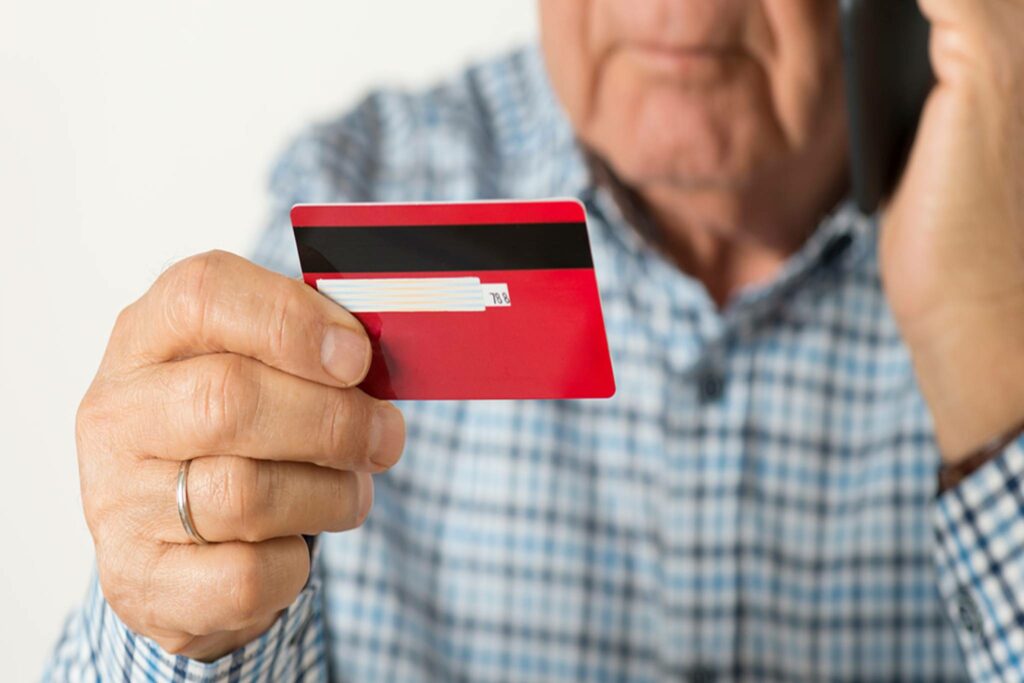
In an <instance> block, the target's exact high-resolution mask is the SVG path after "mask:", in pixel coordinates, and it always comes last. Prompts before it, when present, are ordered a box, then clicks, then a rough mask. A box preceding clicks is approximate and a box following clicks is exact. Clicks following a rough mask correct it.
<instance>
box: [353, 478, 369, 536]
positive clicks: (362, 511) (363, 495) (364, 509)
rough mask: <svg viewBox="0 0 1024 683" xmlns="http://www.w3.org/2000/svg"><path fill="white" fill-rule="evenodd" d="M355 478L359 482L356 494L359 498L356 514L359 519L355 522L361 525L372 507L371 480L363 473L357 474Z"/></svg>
mask: <svg viewBox="0 0 1024 683" xmlns="http://www.w3.org/2000/svg"><path fill="white" fill-rule="evenodd" d="M356 477H357V480H358V482H359V490H358V493H357V494H356V495H357V496H359V498H358V503H359V511H358V513H357V514H358V515H359V519H358V520H357V521H358V522H359V524H360V525H362V523H363V522H364V521H366V518H367V516H369V514H370V508H372V507H373V478H372V477H371V476H370V475H369V474H366V473H365V472H359V473H358V474H357V475H356Z"/></svg>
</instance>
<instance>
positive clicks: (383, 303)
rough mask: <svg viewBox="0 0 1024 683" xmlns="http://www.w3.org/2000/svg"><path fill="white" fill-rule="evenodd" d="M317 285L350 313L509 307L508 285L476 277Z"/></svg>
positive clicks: (331, 281)
mask: <svg viewBox="0 0 1024 683" xmlns="http://www.w3.org/2000/svg"><path fill="white" fill-rule="evenodd" d="M316 288H317V289H318V290H319V291H320V292H321V293H322V294H324V295H325V296H326V297H327V298H329V299H331V300H332V301H334V302H335V303H337V304H339V305H341V306H344V307H345V308H346V309H348V310H349V311H351V312H353V313H384V312H417V311H483V310H484V309H486V308H489V307H493V306H510V305H511V304H512V301H511V299H510V298H509V295H508V285H506V284H504V283H496V282H488V283H485V284H481V283H480V278H476V277H424V278H354V279H320V280H317V281H316Z"/></svg>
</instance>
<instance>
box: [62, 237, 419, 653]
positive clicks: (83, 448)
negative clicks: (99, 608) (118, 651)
mask: <svg viewBox="0 0 1024 683" xmlns="http://www.w3.org/2000/svg"><path fill="white" fill-rule="evenodd" d="M369 362H370V344H369V341H368V340H367V338H366V336H365V334H364V332H363V329H362V327H361V326H360V325H359V323H358V322H357V321H356V320H355V319H354V318H353V317H352V316H351V315H349V314H348V313H347V312H346V311H344V310H343V309H341V308H340V307H339V306H337V305H335V304H333V303H331V302H330V301H328V300H327V299H325V298H323V297H321V296H320V295H319V294H317V293H316V292H315V291H313V290H312V289H310V288H309V287H307V286H306V285H304V284H302V283H299V282H296V281H292V280H288V279H287V278H284V277H281V276H279V275H275V274H273V273H270V272H269V271H266V270H264V269H262V268H259V267H257V266H255V265H253V264H251V263H249V262H247V261H245V260H243V259H241V258H239V257H237V256H233V255H230V254H225V253H222V252H213V253H209V254H204V255H201V256H196V257H193V258H190V259H187V260H186V261H183V262H181V263H179V264H177V265H176V266H174V267H172V268H170V269H169V270H168V271H167V272H166V273H165V274H164V275H163V276H162V277H160V279H159V280H157V282H156V283H155V284H154V285H153V287H152V288H151V289H150V290H149V292H147V293H146V295H145V296H143V297H142V298H141V299H140V300H139V301H137V302H135V303H133V304H132V305H130V306H129V307H128V308H126V309H125V310H124V311H123V312H122V314H121V315H120V317H119V318H118V321H117V325H116V327H115V328H114V331H113V334H112V335H111V338H110V343H109V346H108V347H107V351H106V354H105V356H104V359H103V362H102V364H101V366H100V370H99V372H98V374H97V377H96V379H95V381H94V382H93V384H92V386H91V387H90V388H89V391H88V393H87V394H86V396H85V398H84V400H83V401H82V405H81V407H80V408H79V412H78V424H77V440H78V459H79V469H80V474H81V485H82V499H83V503H84V507H85V513H86V519H87V522H88V524H89V529H90V531H91V532H92V536H93V540H94V543H95V546H96V557H97V562H98V566H99V577H100V582H101V585H102V587H103V593H104V595H105V597H106V598H107V601H108V602H109V603H110V605H111V606H112V607H113V609H114V611H115V612H117V614H118V616H119V617H120V618H121V619H122V620H123V621H124V622H125V623H126V624H127V625H128V626H129V627H130V628H132V629H133V630H134V631H136V632H138V633H140V634H143V635H146V636H149V637H151V638H153V639H154V640H155V641H156V642H157V643H159V644H160V645H161V646H162V647H163V648H164V649H165V650H167V651H168V652H171V653H180V654H183V655H186V656H188V657H192V658H196V659H205V660H212V659H215V658H217V657H219V656H221V655H223V654H225V653H227V652H230V651H232V650H234V649H236V648H237V647H240V646H241V645H244V644H245V643H247V642H249V641H250V640H253V639H254V638H256V637H257V636H259V635H260V634H261V633H262V632H263V631H265V630H266V629H267V628H268V627H269V626H270V625H271V624H273V622H274V621H275V619H276V618H277V615H278V614H279V613H280V612H281V611H282V610H283V609H284V608H285V607H287V606H288V605H289V604H291V602H292V601H293V600H294V599H295V598H296V596H297V595H298V593H299V592H300V591H301V590H302V588H303V586H304V585H305V583H306V580H307V578H308V575H309V559H310V558H309V552H308V549H307V547H306V543H305V542H304V541H303V539H302V536H301V534H316V533H319V532H321V531H340V530H344V529H351V528H353V527H356V526H359V524H361V523H362V521H363V520H364V519H365V517H366V515H367V513H368V511H369V509H370V505H371V503H372V499H373V483H372V481H371V479H370V473H372V472H380V471H382V470H384V469H387V468H388V467H390V466H391V465H393V464H394V463H395V462H396V461H397V460H398V458H399V455H400V454H401V450H402V446H403V444H404V440H405V427H404V422H403V419H402V416H401V413H400V412H399V411H398V409H397V408H395V407H394V406H392V405H391V404H389V403H386V402H384V401H377V400H374V399H372V398H370V397H369V396H367V395H366V394H364V393H363V392H361V391H359V390H358V389H354V388H348V387H352V386H353V385H355V384H358V383H359V382H360V381H361V380H362V378H363V376H364V375H365V374H366V371H367V367H368V365H369ZM184 459H194V461H193V463H192V465H191V469H190V472H189V480H188V489H189V498H190V507H191V510H192V517H193V519H194V522H195V525H196V528H197V530H198V532H199V533H200V534H201V535H202V536H203V537H205V538H206V539H207V540H208V541H210V542H211V544H210V545H205V546H199V545H194V544H192V543H190V542H189V540H188V537H187V536H186V534H185V531H184V529H183V527H182V524H181V522H180V520H179V519H178V514H177V507H176V504H175V485H176V478H177V472H178V467H179V464H180V462H181V461H182V460H184Z"/></svg>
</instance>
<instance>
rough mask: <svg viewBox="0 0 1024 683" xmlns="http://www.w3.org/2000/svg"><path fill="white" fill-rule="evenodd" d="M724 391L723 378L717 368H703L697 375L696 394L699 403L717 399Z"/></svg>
mask: <svg viewBox="0 0 1024 683" xmlns="http://www.w3.org/2000/svg"><path fill="white" fill-rule="evenodd" d="M723 393H725V378H724V377H723V376H722V371H721V370H719V369H717V368H704V369H703V370H701V371H700V374H699V375H697V396H698V397H699V398H700V402H701V403H711V402H712V401H717V400H718V399H720V398H721V397H722V394H723Z"/></svg>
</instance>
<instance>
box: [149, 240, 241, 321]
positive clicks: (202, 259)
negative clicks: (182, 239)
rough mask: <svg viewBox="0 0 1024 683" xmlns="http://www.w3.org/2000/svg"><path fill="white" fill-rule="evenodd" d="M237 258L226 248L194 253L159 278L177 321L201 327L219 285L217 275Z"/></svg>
mask: <svg viewBox="0 0 1024 683" xmlns="http://www.w3.org/2000/svg"><path fill="white" fill-rule="evenodd" d="M233 258H238V257H236V256H233V255H232V254H229V253H227V252H225V251H219V250H215V251H208V252H205V253H202V254H197V255H195V256H190V257H188V258H186V259H184V260H182V261H179V262H178V263H176V264H174V265H173V266H171V267H170V268H168V269H167V271H166V272H164V274H163V275H162V276H161V277H160V279H159V287H158V289H159V290H160V292H161V294H162V295H163V298H164V299H165V301H166V306H164V307H163V310H165V311H166V313H167V315H168V316H169V317H170V321H171V323H172V324H173V325H175V326H176V327H178V328H183V329H193V330H195V329H201V328H202V325H203V323H204V320H205V319H206V311H207V309H208V306H209V301H210V298H211V297H212V296H213V295H214V292H215V289H216V286H215V285H214V284H213V283H214V282H215V280H216V275H217V273H218V272H219V271H221V270H222V269H223V268H224V267H225V265H226V264H227V263H228V262H229V261H230V260H231V259H233Z"/></svg>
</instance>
